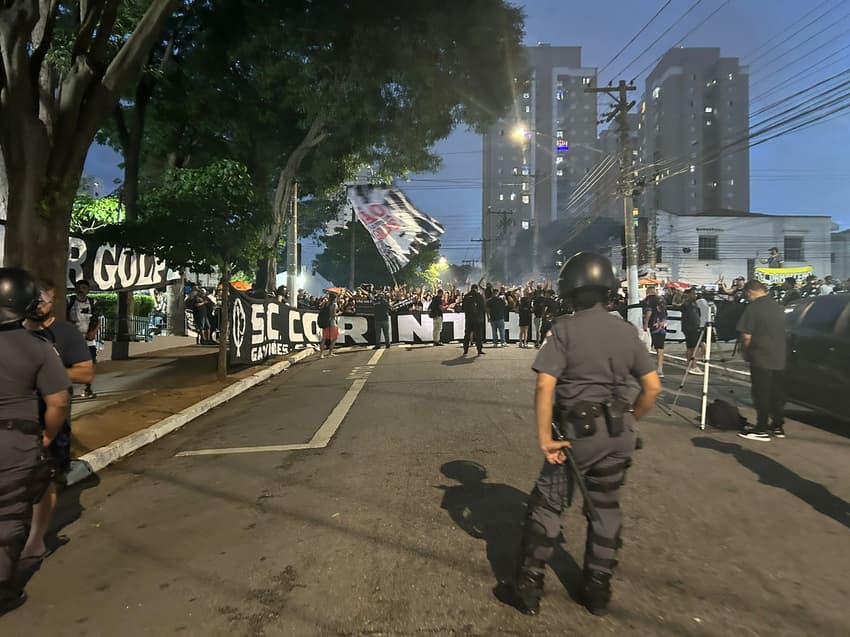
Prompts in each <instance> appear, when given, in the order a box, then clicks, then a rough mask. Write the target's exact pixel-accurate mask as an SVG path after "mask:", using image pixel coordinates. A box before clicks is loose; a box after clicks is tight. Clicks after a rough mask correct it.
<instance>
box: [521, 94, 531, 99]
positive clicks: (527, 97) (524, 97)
mask: <svg viewBox="0 0 850 637" xmlns="http://www.w3.org/2000/svg"><path fill="white" fill-rule="evenodd" d="M530 97H531V93H523V94H522V99H524V100H527V99H529V98H530Z"/></svg>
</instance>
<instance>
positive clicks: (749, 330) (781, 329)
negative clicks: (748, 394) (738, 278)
mask: <svg viewBox="0 0 850 637" xmlns="http://www.w3.org/2000/svg"><path fill="white" fill-rule="evenodd" d="M744 294H745V295H746V297H747V301H749V305H747V309H746V310H744V314H743V315H742V316H741V318H740V320H739V321H738V327H737V329H738V332H740V333H741V342H742V343H743V354H744V359H745V360H746V361H748V362H749V364H750V383H751V385H752V398H753V405H754V406H755V408H756V419H757V420H756V424H755V425H749V424H747V425H745V426H744V428H743V429H742V430H741V431H740V432H738V435H739V436H741V437H742V438H748V439H750V440H758V441H762V442H765V441H769V440H770V437H771V436H774V437H776V438H784V437H785V429H784V428H783V425H784V422H785V391H784V388H783V382H782V381H783V375H784V370H785V361H786V340H785V338H786V337H785V312H784V310H783V308H782V306H781V305H779V304H778V303H777V302H776V301H774V300H773V297H771V296H770V294H769V293H768V289H767V286H766V285H765V284H764V283H762V282H761V281H757V280H755V279H753V280H751V281H749V282H747V284H746V285H745V286H744Z"/></svg>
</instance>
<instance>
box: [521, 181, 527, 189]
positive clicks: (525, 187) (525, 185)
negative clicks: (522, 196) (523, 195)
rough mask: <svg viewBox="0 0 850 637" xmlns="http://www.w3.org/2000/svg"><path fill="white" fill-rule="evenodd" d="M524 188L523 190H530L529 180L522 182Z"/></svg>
mask: <svg viewBox="0 0 850 637" xmlns="http://www.w3.org/2000/svg"><path fill="white" fill-rule="evenodd" d="M522 189H523V191H527V190H528V182H527V181H524V182H522Z"/></svg>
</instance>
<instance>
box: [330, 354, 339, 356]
mask: <svg viewBox="0 0 850 637" xmlns="http://www.w3.org/2000/svg"><path fill="white" fill-rule="evenodd" d="M331 356H339V354H334V353H331Z"/></svg>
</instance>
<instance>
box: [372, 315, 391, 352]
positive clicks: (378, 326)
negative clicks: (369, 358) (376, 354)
mask: <svg viewBox="0 0 850 637" xmlns="http://www.w3.org/2000/svg"><path fill="white" fill-rule="evenodd" d="M382 332H383V334H384V343H385V344H386V346H387V347H389V346H390V322H389V321H375V347H380V345H381V333H382Z"/></svg>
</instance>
